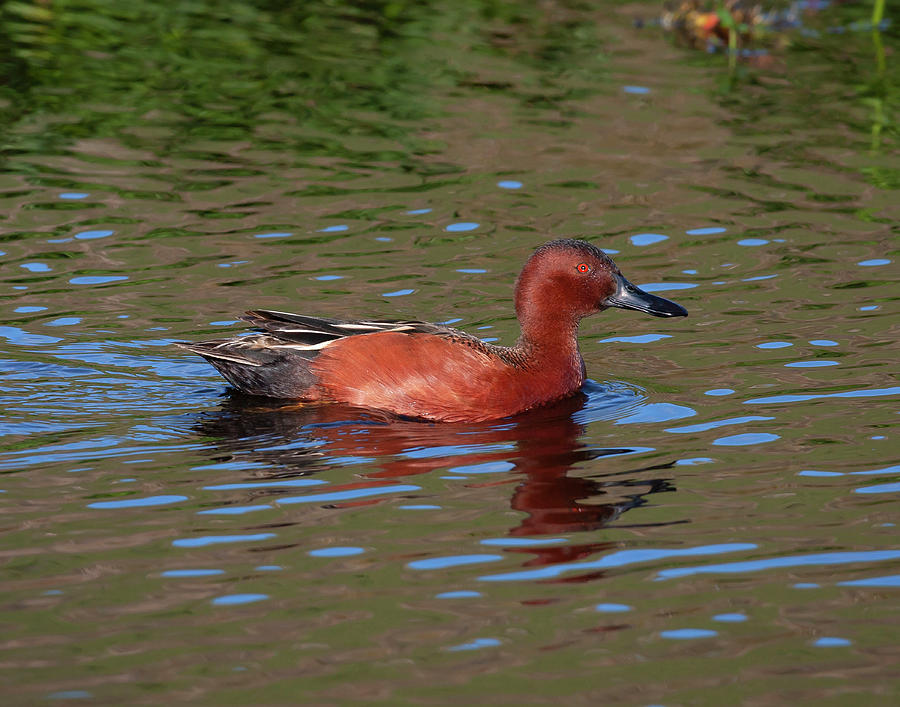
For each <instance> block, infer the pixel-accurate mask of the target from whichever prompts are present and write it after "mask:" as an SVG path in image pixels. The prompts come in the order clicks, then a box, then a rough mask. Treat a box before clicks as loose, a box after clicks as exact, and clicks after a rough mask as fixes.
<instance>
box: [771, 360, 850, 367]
mask: <svg viewBox="0 0 900 707" xmlns="http://www.w3.org/2000/svg"><path fill="white" fill-rule="evenodd" d="M837 365H839V364H838V362H837V361H794V362H793V363H786V364H784V367H785V368H823V367H825V366H837Z"/></svg>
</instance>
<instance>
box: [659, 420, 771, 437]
mask: <svg viewBox="0 0 900 707" xmlns="http://www.w3.org/2000/svg"><path fill="white" fill-rule="evenodd" d="M774 419H775V418H774V417H762V416H759V415H747V416H745V417H730V418H728V419H726V420H715V421H714V422H702V423H700V424H697V425H684V426H682V427H669V428H668V429H667V430H665V431H666V432H672V433H674V434H693V433H695V432H706V431H707V430H714V429H716V428H717V427H725V426H727V425H743V424H744V423H745V422H757V421H766V420H774Z"/></svg>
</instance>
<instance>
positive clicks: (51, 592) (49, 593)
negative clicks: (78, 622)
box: [41, 589, 62, 597]
mask: <svg viewBox="0 0 900 707" xmlns="http://www.w3.org/2000/svg"><path fill="white" fill-rule="evenodd" d="M41 594H42V596H45V597H56V596H60V595H61V594H62V590H60V589H48V590H47V591H46V592H42V593H41Z"/></svg>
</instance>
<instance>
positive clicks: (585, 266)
mask: <svg viewBox="0 0 900 707" xmlns="http://www.w3.org/2000/svg"><path fill="white" fill-rule="evenodd" d="M575 269H576V270H577V271H578V272H588V271H589V270H590V269H591V267H590V265H588V264H587V263H578V265H576V266H575Z"/></svg>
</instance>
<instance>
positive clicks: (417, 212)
mask: <svg viewBox="0 0 900 707" xmlns="http://www.w3.org/2000/svg"><path fill="white" fill-rule="evenodd" d="M406 213H408V214H409V215H410V216H420V215H422V214H430V213H431V209H413V210H412V211H407V212H406Z"/></svg>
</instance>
